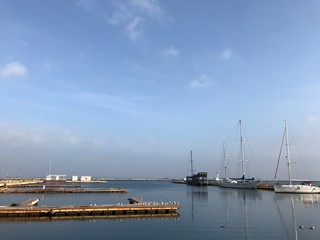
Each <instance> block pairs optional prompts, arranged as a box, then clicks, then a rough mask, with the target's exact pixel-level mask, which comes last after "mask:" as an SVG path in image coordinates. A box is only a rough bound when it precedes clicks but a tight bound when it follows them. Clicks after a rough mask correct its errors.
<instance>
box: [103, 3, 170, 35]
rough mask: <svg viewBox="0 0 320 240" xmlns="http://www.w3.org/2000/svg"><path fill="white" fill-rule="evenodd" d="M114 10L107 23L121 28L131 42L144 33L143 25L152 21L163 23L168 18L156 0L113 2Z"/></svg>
mask: <svg viewBox="0 0 320 240" xmlns="http://www.w3.org/2000/svg"><path fill="white" fill-rule="evenodd" d="M113 3H114V6H115V10H114V11H113V13H112V16H111V17H107V18H106V19H107V22H108V23H109V24H110V25H112V26H114V27H120V28H123V29H124V31H125V32H126V33H127V36H128V37H129V38H130V39H131V40H135V39H137V38H138V37H139V36H141V35H143V33H144V26H145V25H144V23H147V22H148V21H153V22H157V23H159V24H160V23H163V22H164V21H165V19H166V18H168V15H167V13H166V12H165V11H164V10H163V9H162V8H161V6H160V4H159V2H158V1H157V0H132V1H126V0H125V1H114V2H113Z"/></svg>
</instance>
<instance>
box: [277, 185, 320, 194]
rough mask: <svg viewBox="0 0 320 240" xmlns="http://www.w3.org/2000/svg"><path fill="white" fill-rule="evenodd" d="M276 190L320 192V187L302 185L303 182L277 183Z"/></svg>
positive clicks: (280, 191) (283, 191) (284, 191)
mask: <svg viewBox="0 0 320 240" xmlns="http://www.w3.org/2000/svg"><path fill="white" fill-rule="evenodd" d="M273 187H274V191H275V192H276V193H309V194H313V193H320V187H316V186H309V185H301V184H294V185H290V184H283V185H279V184H275V185H274V186H273Z"/></svg>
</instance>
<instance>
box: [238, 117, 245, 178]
mask: <svg viewBox="0 0 320 240" xmlns="http://www.w3.org/2000/svg"><path fill="white" fill-rule="evenodd" d="M239 125H240V155H241V167H242V177H243V179H245V166H244V151H243V138H242V125H241V120H239Z"/></svg>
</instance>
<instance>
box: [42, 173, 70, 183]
mask: <svg viewBox="0 0 320 240" xmlns="http://www.w3.org/2000/svg"><path fill="white" fill-rule="evenodd" d="M66 180H67V175H53V174H50V175H47V176H46V181H66Z"/></svg>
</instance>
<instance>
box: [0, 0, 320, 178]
mask: <svg viewBox="0 0 320 240" xmlns="http://www.w3.org/2000/svg"><path fill="white" fill-rule="evenodd" d="M319 26H320V2H319V1H317V0H308V1H299V0H290V1H289V0H283V1H276V0H269V1H254V0H243V1H232V0H224V1H217V0H201V1H198V0H184V1H180V0H177V1H172V0H163V1H162V0H114V1H112V0H108V1H104V0H66V1H62V0H61V1H56V0H26V1H21V0H0V113H1V114H0V163H1V167H0V177H10V176H26V177H27V176H39V177H44V176H45V175H46V174H48V173H51V174H66V175H68V176H69V177H70V176H72V175H91V176H93V177H123V178H126V177H130V178H131V177H132V178H134V177H142V178H159V177H169V178H183V177H185V176H186V175H187V174H190V172H189V171H188V170H189V169H190V151H191V150H192V153H193V160H194V162H193V163H194V169H195V170H196V171H207V172H208V177H209V178H214V177H215V176H216V173H217V172H218V173H219V174H220V176H223V169H224V154H223V143H226V144H227V151H226V152H227V154H226V156H227V166H228V175H230V176H231V175H237V174H238V170H236V169H237V166H238V164H239V157H238V156H235V157H234V156H232V153H231V152H232V151H233V150H232V149H234V148H233V147H231V143H232V142H234V141H233V140H230V139H234V138H233V137H230V136H231V135H232V134H233V132H235V133H236V135H237V134H239V131H238V130H235V129H237V128H238V127H239V126H238V125H239V120H241V122H242V126H243V129H244V132H245V136H244V139H245V140H246V143H248V144H247V145H248V146H249V147H248V149H250V150H249V151H248V150H246V151H247V152H246V153H248V154H247V155H248V157H246V160H248V161H247V163H248V174H249V175H250V176H254V177H256V178H261V179H273V177H274V173H275V169H276V164H277V161H278V155H279V151H280V146H281V141H282V134H283V130H284V120H287V121H288V125H289V138H290V149H291V150H292V151H291V152H290V154H291V159H292V161H293V162H295V163H294V164H293V165H292V172H293V177H294V178H308V179H310V178H311V179H319V169H320V152H319V151H318V147H319V144H320V44H319V42H320V27H319ZM229 140H230V143H229V142H228V141H229ZM238 145H239V144H238ZM238 145H237V146H238ZM293 145H294V146H297V147H296V148H297V149H298V150H297V151H294V150H293V149H294V146H293ZM235 155H237V154H235ZM251 158H252V160H251ZM50 162H51V168H49V166H50ZM279 168H280V169H281V170H279V178H282V179H286V178H287V175H286V173H287V170H286V162H285V159H284V158H283V159H281V161H280V167H279ZM249 169H250V170H249Z"/></svg>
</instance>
